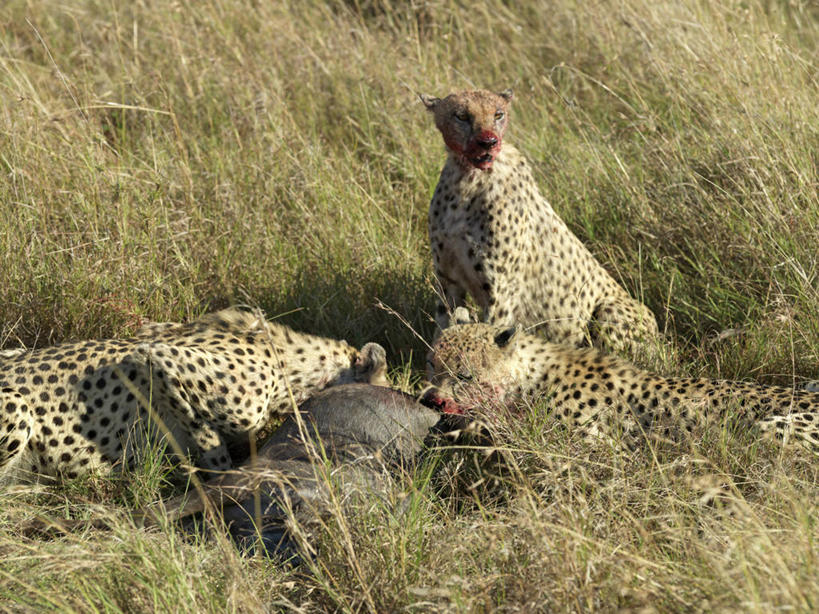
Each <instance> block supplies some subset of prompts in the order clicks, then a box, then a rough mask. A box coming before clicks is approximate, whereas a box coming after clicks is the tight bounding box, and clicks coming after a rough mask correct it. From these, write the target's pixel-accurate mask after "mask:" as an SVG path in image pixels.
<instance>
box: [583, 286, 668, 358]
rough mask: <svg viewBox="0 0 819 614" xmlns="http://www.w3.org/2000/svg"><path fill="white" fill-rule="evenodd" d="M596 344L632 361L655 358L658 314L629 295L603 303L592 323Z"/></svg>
mask: <svg viewBox="0 0 819 614" xmlns="http://www.w3.org/2000/svg"><path fill="white" fill-rule="evenodd" d="M589 334H590V337H591V341H592V344H593V345H595V346H596V347H599V348H602V349H604V350H606V351H609V352H613V353H616V354H620V355H623V356H627V357H629V358H637V359H641V358H651V357H653V356H655V355H656V354H657V352H658V350H659V345H658V344H659V341H660V332H659V329H658V328H657V320H656V319H655V318H654V314H653V313H651V310H649V309H648V307H646V306H645V305H643V304H642V303H638V302H637V301H635V300H634V299H632V298H631V297H629V296H625V297H623V298H614V299H610V300H604V301H601V302H600V303H599V304H598V306H597V308H596V309H595V310H594V313H593V314H592V320H591V322H590V323H589Z"/></svg>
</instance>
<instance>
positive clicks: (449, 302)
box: [435, 270, 466, 330]
mask: <svg viewBox="0 0 819 614" xmlns="http://www.w3.org/2000/svg"><path fill="white" fill-rule="evenodd" d="M435 274H436V275H437V276H438V283H439V284H440V286H441V292H440V293H439V294H438V305H437V306H436V307H435V323H436V324H437V325H438V329H439V330H444V329H445V328H447V327H448V326H449V323H450V316H451V315H452V314H453V313H454V312H455V310H456V309H457V308H458V307H465V306H466V291H465V290H464V289H463V287H461V285H460V284H458V283H457V282H454V281H452V280H451V279H449V278H447V277H446V276H445V275H444V274H443V273H442V272H441V271H440V270H436V271H435ZM441 296H443V299H442V298H441Z"/></svg>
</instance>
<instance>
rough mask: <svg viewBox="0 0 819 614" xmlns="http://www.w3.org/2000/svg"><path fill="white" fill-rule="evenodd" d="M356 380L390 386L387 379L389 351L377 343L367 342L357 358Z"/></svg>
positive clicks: (355, 364) (355, 365)
mask: <svg viewBox="0 0 819 614" xmlns="http://www.w3.org/2000/svg"><path fill="white" fill-rule="evenodd" d="M354 369H355V374H356V378H355V379H356V381H360V382H366V383H369V384H373V385H375V386H389V382H388V381H387V352H386V351H385V350H384V348H383V347H381V346H380V345H378V344H377V343H367V344H366V345H365V346H364V347H362V348H361V351H360V352H359V353H358V356H357V357H356V359H355V363H354Z"/></svg>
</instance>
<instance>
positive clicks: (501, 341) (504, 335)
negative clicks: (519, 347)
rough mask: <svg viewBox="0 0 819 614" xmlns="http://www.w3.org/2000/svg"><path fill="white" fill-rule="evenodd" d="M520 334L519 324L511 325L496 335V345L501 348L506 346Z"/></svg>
mask: <svg viewBox="0 0 819 614" xmlns="http://www.w3.org/2000/svg"><path fill="white" fill-rule="evenodd" d="M517 334H518V328H517V326H510V327H509V328H506V329H504V330H502V331H501V332H499V333H498V334H497V335H495V345H497V346H498V347H499V348H505V347H508V346H510V345H513V344H512V340H513V339H514V338H515V336H516V335H517Z"/></svg>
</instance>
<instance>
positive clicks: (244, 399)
mask: <svg viewBox="0 0 819 614" xmlns="http://www.w3.org/2000/svg"><path fill="white" fill-rule="evenodd" d="M385 357H386V355H385V352H384V350H383V348H382V347H381V346H380V345H378V344H375V343H370V344H367V345H365V346H364V347H363V348H362V349H361V351H359V350H356V349H355V348H354V347H352V346H350V345H348V344H347V343H346V342H344V341H336V340H333V339H326V338H322V337H316V336H313V335H307V334H304V333H298V332H295V331H293V330H291V329H289V328H287V327H286V326H283V325H281V324H276V323H273V322H268V321H266V320H264V319H263V318H260V317H259V316H257V315H256V314H254V313H251V312H247V311H241V310H239V309H235V308H232V309H226V310H223V311H220V312H217V313H214V314H211V315H207V316H205V317H203V318H202V319H200V320H198V321H195V322H192V323H190V324H159V325H150V326H149V327H147V328H145V329H143V330H142V331H140V332H139V333H137V335H136V337H135V338H134V339H124V340H119V339H114V340H105V341H85V342H78V343H64V344H62V345H57V346H54V347H49V348H43V349H37V350H31V351H25V352H22V353H20V354H17V355H12V356H8V357H3V358H0V473H3V474H5V475H6V476H9V475H12V476H13V477H14V478H17V479H23V478H27V477H34V476H37V475H42V476H48V477H53V478H57V477H63V476H64V477H68V478H74V477H76V476H78V475H81V474H84V473H88V472H91V471H94V470H97V469H100V468H107V467H113V466H115V465H119V464H122V463H125V464H129V463H131V462H132V461H134V460H135V458H136V455H138V454H139V451H140V449H143V448H144V447H145V445H146V444H147V441H146V438H148V439H149V440H155V439H156V436H157V434H158V431H157V429H160V430H161V428H162V425H161V424H159V423H160V422H161V423H164V425H165V427H166V428H167V430H168V431H169V432H170V433H171V434H172V436H173V439H174V440H175V441H176V442H177V443H178V444H179V446H180V448H181V449H182V450H183V451H186V452H190V453H191V454H192V455H193V456H194V457H195V458H196V462H197V464H198V465H199V466H200V467H202V468H205V469H214V470H222V469H227V468H229V467H230V466H231V460H230V455H229V454H228V451H227V445H228V444H231V443H233V442H237V441H241V440H242V439H246V438H247V437H248V436H249V435H253V434H254V433H256V432H257V431H258V430H259V429H260V428H261V427H263V426H264V425H265V424H266V423H267V422H268V420H269V419H270V418H271V416H272V415H274V414H276V413H282V412H286V411H289V410H290V408H292V407H293V406H294V405H293V404H294V402H295V403H298V402H300V401H302V400H304V399H305V398H307V397H308V396H310V395H311V394H312V393H314V392H316V391H318V390H321V389H322V388H324V387H326V386H328V385H332V384H338V383H344V382H351V381H364V382H370V383H374V384H384V385H385V384H386V378H385V373H386V360H385ZM291 395H292V396H291ZM149 414H152V415H150V417H151V418H155V419H152V420H148V418H149ZM145 425H150V426H149V428H147V429H146V428H142V427H144V426H145ZM27 472H31V476H28V475H27Z"/></svg>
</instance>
